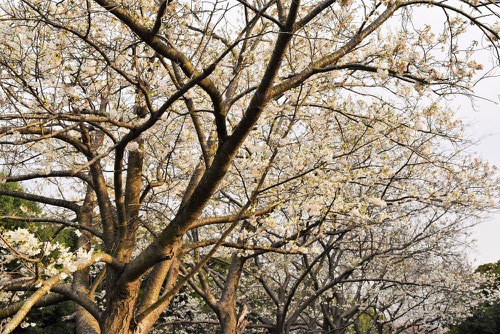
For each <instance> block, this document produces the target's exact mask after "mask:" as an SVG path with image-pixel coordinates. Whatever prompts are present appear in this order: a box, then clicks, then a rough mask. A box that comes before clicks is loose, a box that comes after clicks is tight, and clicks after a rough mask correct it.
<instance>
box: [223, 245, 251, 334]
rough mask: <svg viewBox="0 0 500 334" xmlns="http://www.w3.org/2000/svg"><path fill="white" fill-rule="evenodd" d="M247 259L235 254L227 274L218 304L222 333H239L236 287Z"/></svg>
mask: <svg viewBox="0 0 500 334" xmlns="http://www.w3.org/2000/svg"><path fill="white" fill-rule="evenodd" d="M244 262H245V260H244V259H243V258H242V257H240V256H238V255H236V254H233V256H232V257H231V265H230V266H229V271H228V273H227V276H226V282H225V284H224V290H223V293H222V296H221V298H220V300H219V302H218V303H217V304H216V309H217V316H218V318H219V322H220V326H221V333H223V334H236V333H238V331H237V327H238V316H237V315H236V288H237V287H238V283H239V280H240V277H241V271H242V269H243V264H244Z"/></svg>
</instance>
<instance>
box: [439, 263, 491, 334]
mask: <svg viewBox="0 0 500 334" xmlns="http://www.w3.org/2000/svg"><path fill="white" fill-rule="evenodd" d="M476 272H479V273H481V274H484V275H487V276H489V277H490V279H491V281H490V282H487V283H485V284H484V285H483V286H482V289H483V291H482V293H483V294H485V295H488V296H489V297H491V298H490V299H489V300H488V301H486V302H484V303H482V304H481V305H479V306H478V307H477V308H476V309H475V310H474V311H473V312H474V313H473V315H472V316H470V317H468V318H467V319H464V320H462V321H460V322H459V323H458V324H457V325H455V326H452V328H451V330H450V331H449V333H450V334H462V333H477V334H481V333H484V334H486V333H497V332H498V331H499V330H500V318H499V311H500V301H499V299H498V288H499V285H498V284H499V277H500V261H499V262H496V263H486V264H482V265H480V266H479V267H478V268H477V269H476Z"/></svg>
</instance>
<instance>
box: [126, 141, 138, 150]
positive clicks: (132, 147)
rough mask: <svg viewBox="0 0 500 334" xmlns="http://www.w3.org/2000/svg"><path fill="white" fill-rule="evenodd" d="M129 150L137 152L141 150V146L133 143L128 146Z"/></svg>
mask: <svg viewBox="0 0 500 334" xmlns="http://www.w3.org/2000/svg"><path fill="white" fill-rule="evenodd" d="M128 149H129V150H130V151H137V150H139V144H137V143H136V142H132V143H130V144H128Z"/></svg>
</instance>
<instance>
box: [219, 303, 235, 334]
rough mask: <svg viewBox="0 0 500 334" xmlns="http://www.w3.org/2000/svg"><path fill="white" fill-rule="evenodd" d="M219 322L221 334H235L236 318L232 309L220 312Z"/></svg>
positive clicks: (228, 308)
mask: <svg viewBox="0 0 500 334" xmlns="http://www.w3.org/2000/svg"><path fill="white" fill-rule="evenodd" d="M219 322H220V326H221V331H220V333H221V334H237V331H236V329H237V326H238V318H237V317H236V313H235V312H234V308H233V307H227V308H224V309H223V310H222V309H221V310H220V314H219Z"/></svg>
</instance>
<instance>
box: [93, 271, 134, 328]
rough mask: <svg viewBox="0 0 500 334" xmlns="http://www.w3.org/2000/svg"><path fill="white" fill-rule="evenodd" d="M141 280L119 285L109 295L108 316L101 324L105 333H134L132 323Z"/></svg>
mask: <svg viewBox="0 0 500 334" xmlns="http://www.w3.org/2000/svg"><path fill="white" fill-rule="evenodd" d="M140 284H141V282H140V281H139V280H138V281H136V282H132V283H127V284H124V285H123V286H117V287H116V288H115V289H114V291H113V295H111V296H109V302H108V305H107V308H106V311H107V312H106V318H105V319H104V321H103V323H102V324H101V330H102V333H103V334H128V333H132V332H133V331H132V329H131V324H132V319H133V316H134V308H135V302H136V299H137V296H138V294H139V287H140Z"/></svg>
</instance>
